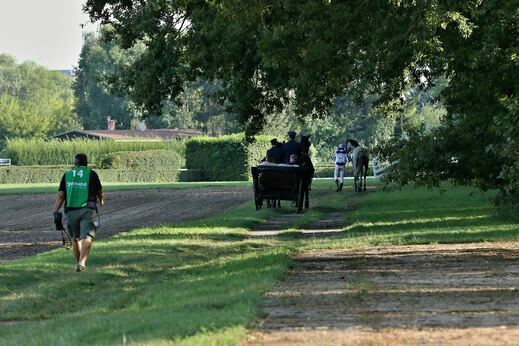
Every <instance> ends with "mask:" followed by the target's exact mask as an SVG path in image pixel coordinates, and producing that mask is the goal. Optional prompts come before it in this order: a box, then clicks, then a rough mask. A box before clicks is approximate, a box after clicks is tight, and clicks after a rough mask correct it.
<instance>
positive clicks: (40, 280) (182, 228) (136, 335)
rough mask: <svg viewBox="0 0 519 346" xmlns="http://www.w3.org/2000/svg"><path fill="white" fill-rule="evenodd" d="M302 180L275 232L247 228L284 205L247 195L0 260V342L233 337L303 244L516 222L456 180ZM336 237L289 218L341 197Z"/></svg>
mask: <svg viewBox="0 0 519 346" xmlns="http://www.w3.org/2000/svg"><path fill="white" fill-rule="evenodd" d="M332 184H333V182H326V184H323V185H320V184H316V185H314V190H313V191H312V197H313V200H314V201H315V203H316V206H315V207H313V208H312V209H311V210H310V211H309V212H308V213H306V214H305V215H303V216H302V217H301V218H297V219H295V220H294V221H293V222H291V223H290V224H288V225H287V226H286V228H287V232H286V234H285V235H284V236H281V237H277V238H261V239H250V238H247V237H246V234H247V229H249V228H250V227H253V226H254V225H256V224H258V223H260V222H263V221H266V220H268V219H270V218H273V217H283V215H284V214H285V213H294V212H295V210H294V208H293V207H291V206H290V205H289V203H287V202H284V203H283V205H284V207H283V208H281V209H263V210H261V211H258V212H256V211H254V210H253V205H252V203H251V202H250V203H247V204H246V205H244V206H242V207H240V208H237V209H235V210H233V211H230V212H227V213H224V214H221V215H219V216H216V217H212V218H209V219H205V220H201V221H191V222H185V223H181V224H177V225H172V226H169V227H157V228H147V229H141V230H137V231H132V232H128V233H121V234H118V235H116V236H114V237H111V238H108V239H104V240H102V241H99V242H97V243H96V244H95V245H94V250H93V254H92V257H91V262H90V263H89V268H87V269H88V270H87V271H86V272H84V273H81V274H79V275H78V274H76V273H73V272H72V270H73V265H72V260H71V254H70V253H69V252H66V251H64V250H63V249H60V250H56V251H53V252H50V253H45V254H40V255H37V256H35V257H31V258H27V259H24V260H19V261H15V262H11V263H8V264H5V265H3V266H2V267H0V282H2V285H0V345H4V344H5V345H25V344H36V345H48V344H53V345H60V344H63V345H65V344H67V345H68V344H87V343H88V344H126V343H133V344H144V345H147V344H149V345H157V344H158V345H161V344H182V345H201V344H202V345H236V344H239V343H240V342H241V341H242V340H243V338H244V337H245V336H246V333H247V330H248V328H250V326H251V325H252V324H253V323H254V321H255V320H256V319H257V318H258V316H259V311H258V306H259V303H260V301H261V293H262V292H264V291H266V290H268V289H270V288H271V287H272V286H273V285H275V284H276V282H277V281H278V280H279V279H280V278H282V277H283V275H284V273H285V271H286V270H287V268H289V267H290V265H291V263H292V260H291V256H292V255H293V254H294V253H295V252H297V251H300V250H303V249H316V248H348V247H364V246H380V245H400V244H402V245H403V244H427V243H451V242H480V241H495V240H518V239H519V224H517V223H516V222H512V221H507V220H505V219H500V218H497V217H495V215H494V209H493V207H492V205H491V204H490V203H489V200H488V198H489V197H490V194H484V193H479V192H477V193H474V192H473V191H472V190H471V189H468V188H456V189H455V188H452V187H450V186H446V191H445V192H444V193H443V194H440V193H439V192H438V191H435V190H426V189H411V188H405V189H402V190H400V191H394V192H391V193H385V192H382V191H375V192H373V191H369V192H367V193H361V194H355V193H353V192H352V191H351V190H350V189H348V190H346V191H344V192H343V193H342V194H337V193H335V192H333V185H332ZM346 198H349V202H353V204H352V205H353V206H354V208H353V209H347V210H346V212H345V218H347V219H346V220H347V222H348V223H347V225H346V226H345V230H344V232H342V233H340V234H339V235H337V236H334V237H330V238H322V239H319V238H318V239H299V238H297V236H294V234H295V232H297V228H298V226H299V225H300V224H303V223H309V222H313V221H314V220H317V219H319V218H321V217H322V216H323V215H325V214H327V213H329V212H335V211H337V210H341V209H343V208H344V204H343V203H345V201H346Z"/></svg>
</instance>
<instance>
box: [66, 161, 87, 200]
mask: <svg viewBox="0 0 519 346" xmlns="http://www.w3.org/2000/svg"><path fill="white" fill-rule="evenodd" d="M89 180H90V169H89V168H87V167H74V168H72V169H71V170H70V171H67V172H66V173H65V184H66V187H67V188H66V191H67V204H66V207H67V208H83V207H86V206H87V203H88V183H89Z"/></svg>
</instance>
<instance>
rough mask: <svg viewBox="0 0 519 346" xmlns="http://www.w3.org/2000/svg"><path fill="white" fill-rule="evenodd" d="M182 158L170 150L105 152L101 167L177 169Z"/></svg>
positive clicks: (182, 162) (181, 163)
mask: <svg viewBox="0 0 519 346" xmlns="http://www.w3.org/2000/svg"><path fill="white" fill-rule="evenodd" d="M183 164H184V159H183V158H182V157H181V156H180V155H179V154H177V153H176V152H174V151H171V150H146V151H119V152H115V153H110V154H106V155H105V156H104V157H103V159H102V160H101V167H102V168H116V169H117V168H119V169H124V168H129V169H141V170H171V169H174V170H179V169H180V168H181V167H182V166H183Z"/></svg>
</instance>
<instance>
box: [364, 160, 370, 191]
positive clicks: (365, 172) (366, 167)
mask: <svg viewBox="0 0 519 346" xmlns="http://www.w3.org/2000/svg"><path fill="white" fill-rule="evenodd" d="M368 168H369V167H368V164H366V165H365V166H364V191H366V177H367V176H368Z"/></svg>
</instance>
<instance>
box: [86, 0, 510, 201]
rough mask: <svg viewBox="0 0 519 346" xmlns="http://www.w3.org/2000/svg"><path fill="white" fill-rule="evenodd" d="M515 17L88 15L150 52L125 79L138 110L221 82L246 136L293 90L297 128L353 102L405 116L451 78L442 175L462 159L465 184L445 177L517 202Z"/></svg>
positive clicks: (228, 9) (120, 5) (377, 5)
mask: <svg viewBox="0 0 519 346" xmlns="http://www.w3.org/2000/svg"><path fill="white" fill-rule="evenodd" d="M517 8H518V0H485V1H482V0H467V1H441V0H423V1H400V0H374V1H363V0H356V1H340V0H326V1H324V0H323V1H316V0H283V1H268V0H261V1H248V0H232V1H230V0H217V1H196V0H183V1H165V0H140V1H129V0H88V1H87V2H86V7H85V9H86V10H87V11H88V12H89V13H90V15H91V17H92V18H93V19H101V20H103V21H104V22H111V23H113V24H114V27H115V30H116V33H117V35H118V36H119V37H120V38H121V42H123V44H124V45H127V46H130V45H132V44H133V43H134V42H136V41H138V40H143V42H145V44H146V45H147V47H148V50H147V53H146V54H144V55H143V56H141V57H140V59H139V60H137V61H136V62H135V63H134V64H133V66H132V67H131V68H130V69H128V71H129V73H127V74H126V78H125V82H126V85H127V86H128V88H129V90H130V91H131V95H132V99H133V100H135V102H136V103H137V104H139V105H142V106H143V107H144V108H145V109H148V110H160V107H161V104H162V103H163V102H164V100H168V99H175V98H177V97H178V95H179V94H180V92H181V91H182V88H183V85H184V82H185V81H186V80H194V78H197V77H200V76H202V77H203V78H204V79H207V80H214V79H218V80H221V81H222V83H223V88H224V92H225V95H226V97H227V100H228V101H229V109H230V110H231V111H232V112H233V113H235V114H237V116H238V118H239V119H240V120H241V122H242V123H243V124H245V125H246V129H247V131H246V133H247V135H249V136H251V135H253V134H254V133H257V132H258V131H259V130H261V128H262V127H263V125H264V124H265V117H266V115H267V114H269V113H273V112H275V111H279V110H280V109H282V108H283V107H284V106H285V105H286V104H287V103H288V102H289V100H290V98H289V92H288V91H289V90H293V91H294V95H295V98H294V107H295V112H296V114H298V116H300V117H302V118H304V117H306V116H314V117H324V116H327V115H329V113H330V110H331V107H330V106H331V105H332V104H333V101H334V100H335V97H337V96H340V95H344V94H346V93H347V92H348V93H350V94H351V95H352V96H354V97H355V98H358V99H362V98H363V96H364V95H366V94H368V95H378V96H379V99H378V100H377V103H378V104H379V105H380V106H384V105H385V106H387V107H386V109H387V111H391V110H398V109H401V107H402V101H401V100H400V97H401V95H402V93H403V92H404V91H405V90H406V89H407V88H408V87H409V86H410V85H414V84H416V83H421V84H427V83H425V82H426V81H430V80H433V79H436V78H438V77H440V76H446V77H447V78H448V79H449V80H450V84H449V86H448V87H447V88H446V89H445V92H444V93H443V96H442V97H443V100H444V105H445V108H446V110H447V115H446V117H445V119H444V124H445V125H444V126H442V127H440V128H439V129H438V130H437V133H434V134H431V135H429V136H431V137H430V138H431V139H432V140H437V139H438V138H441V139H442V143H443V145H441V146H438V147H437V148H436V149H437V150H438V151H437V153H443V154H444V156H441V158H440V162H442V164H444V163H445V162H444V158H445V157H449V156H455V157H457V158H458V159H457V165H456V167H457V168H456V172H452V173H453V174H452V175H450V176H449V175H444V174H440V173H441V172H443V171H441V170H440V171H436V172H435V174H436V176H439V177H442V178H441V179H444V178H448V177H453V178H455V179H457V180H458V181H460V182H463V183H472V184H477V185H479V186H481V187H488V186H499V187H503V188H505V187H506V188H507V189H508V190H510V191H512V190H514V189H515V190H517V186H516V184H517V181H518V180H517V174H516V173H514V172H517V171H519V158H516V157H518V156H516V157H510V155H515V154H517V149H515V148H517V144H518V138H519V136H518V133H517V130H516V129H517V128H518V127H517V119H518V114H517V112H518V108H519V107H518V106H517V105H518V104H519V101H518V96H517V95H518V88H519V86H518V81H519V78H518V73H519V69H518V68H517V64H518V62H517V61H518V58H517V57H518V56H519V54H518V45H517V43H518V40H517V37H519V33H518V27H519V25H518V17H519V16H518V14H517ZM420 136H422V134H421V135H420ZM480 143H485V144H480ZM399 145H400V147H406V144H405V143H399ZM411 152H413V153H414V154H413V155H421V154H420V151H413V150H411ZM482 153H484V154H485V158H486V159H485V160H484V162H481V160H480V157H481V154H482ZM426 154H427V153H426ZM451 154H455V155H451ZM429 160H432V159H431V158H430V156H429ZM402 162H403V161H402ZM440 166H441V165H440ZM402 167H403V166H402ZM427 168H428V169H432V168H436V167H435V166H434V165H429V166H427ZM440 169H441V167H440ZM409 173H410V176H412V172H409ZM415 180H416V179H415Z"/></svg>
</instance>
